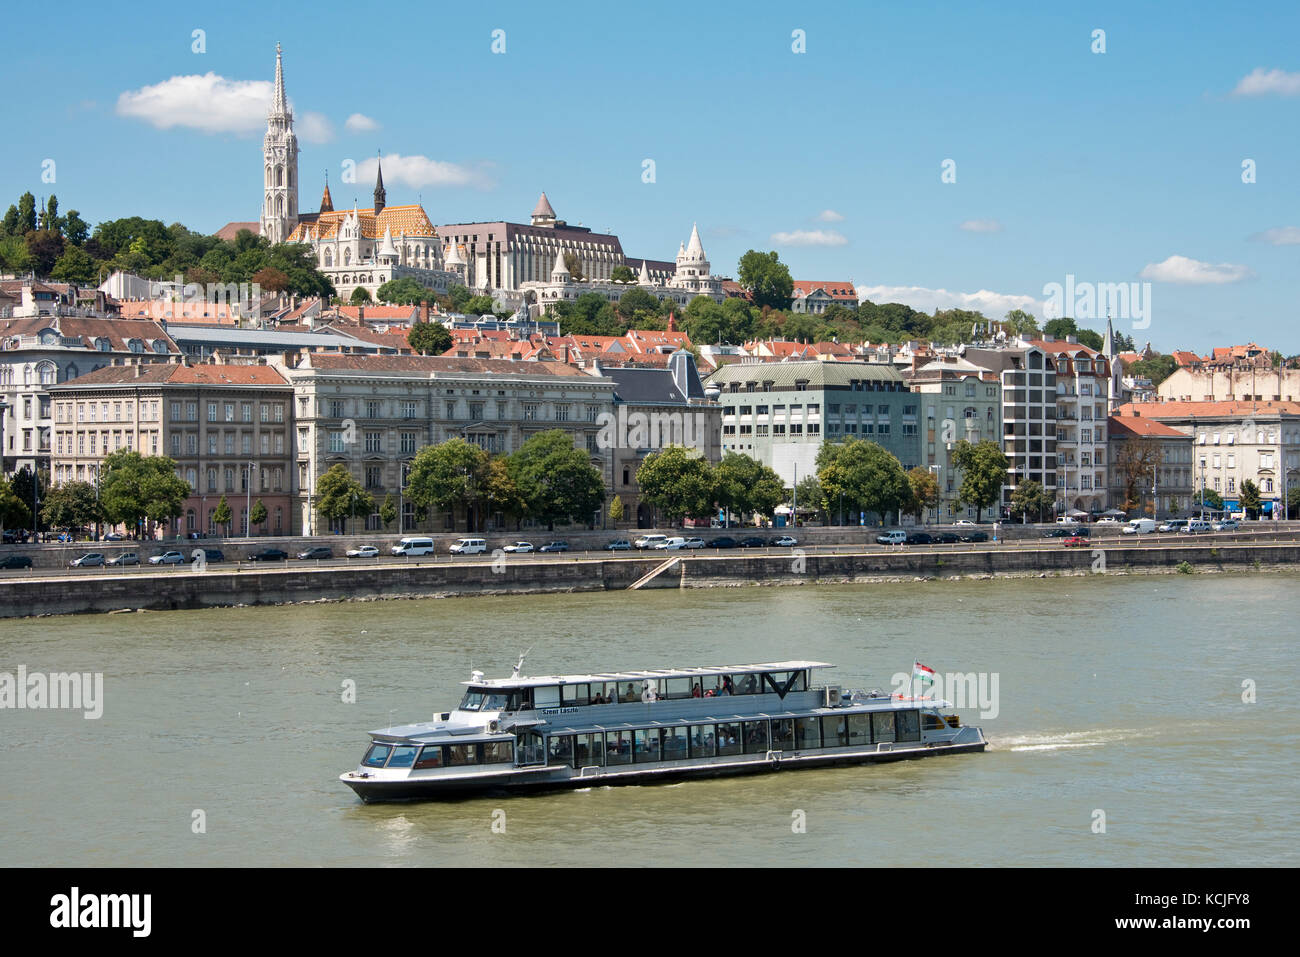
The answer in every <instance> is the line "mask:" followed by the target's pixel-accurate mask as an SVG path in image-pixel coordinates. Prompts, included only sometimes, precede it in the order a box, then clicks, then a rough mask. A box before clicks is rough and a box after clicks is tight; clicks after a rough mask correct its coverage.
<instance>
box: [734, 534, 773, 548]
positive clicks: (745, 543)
mask: <svg viewBox="0 0 1300 957" xmlns="http://www.w3.org/2000/svg"><path fill="white" fill-rule="evenodd" d="M740 547H741V548H767V539H765V538H759V537H758V536H757V535H751V536H750V537H749V538H745V539H741V542H740Z"/></svg>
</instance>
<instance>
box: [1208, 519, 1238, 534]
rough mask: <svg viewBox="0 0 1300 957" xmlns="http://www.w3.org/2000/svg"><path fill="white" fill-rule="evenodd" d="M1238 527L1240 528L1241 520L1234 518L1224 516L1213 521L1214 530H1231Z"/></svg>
mask: <svg viewBox="0 0 1300 957" xmlns="http://www.w3.org/2000/svg"><path fill="white" fill-rule="evenodd" d="M1238 528H1241V522H1239V521H1237V520H1236V519H1235V518H1225V519H1224V520H1223V521H1221V522H1215V523H1214V530H1215V531H1216V532H1231V531H1234V530H1236V529H1238Z"/></svg>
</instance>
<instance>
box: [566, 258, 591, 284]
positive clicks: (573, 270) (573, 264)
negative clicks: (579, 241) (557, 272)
mask: <svg viewBox="0 0 1300 957" xmlns="http://www.w3.org/2000/svg"><path fill="white" fill-rule="evenodd" d="M564 268H565V269H567V270H568V271H569V278H571V279H572V280H573V281H574V282H582V281H583V280H584V279H586V278H587V277H586V276H584V275H583V274H582V260H580V259H579V258H578V254H577V253H565V254H564Z"/></svg>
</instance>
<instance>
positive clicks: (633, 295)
mask: <svg viewBox="0 0 1300 957" xmlns="http://www.w3.org/2000/svg"><path fill="white" fill-rule="evenodd" d="M711 301H712V300H710V302H711ZM615 311H616V312H617V313H618V316H619V318H620V319H622V320H623V321H624V322H626V323H627V324H628V325H632V320H633V319H635V318H636V317H637V316H638V315H639V314H640V313H649V314H650V315H656V314H658V312H659V300H658V299H656V298H655V297H654V296H652V295H650V293H648V292H646V291H645V290H644V289H642V288H640V287H639V286H633V287H632V288H631V289H629V290H628V291H627V292H625V293H623V295H622V297H621V298H620V299H619V300H618V308H617V309H616V310H615Z"/></svg>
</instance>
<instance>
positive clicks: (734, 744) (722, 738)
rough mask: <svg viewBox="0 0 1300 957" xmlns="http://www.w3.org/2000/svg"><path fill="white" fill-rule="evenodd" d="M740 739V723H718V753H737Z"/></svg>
mask: <svg viewBox="0 0 1300 957" xmlns="http://www.w3.org/2000/svg"><path fill="white" fill-rule="evenodd" d="M740 741H741V737H740V725H738V724H720V725H718V754H739V753H740Z"/></svg>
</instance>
